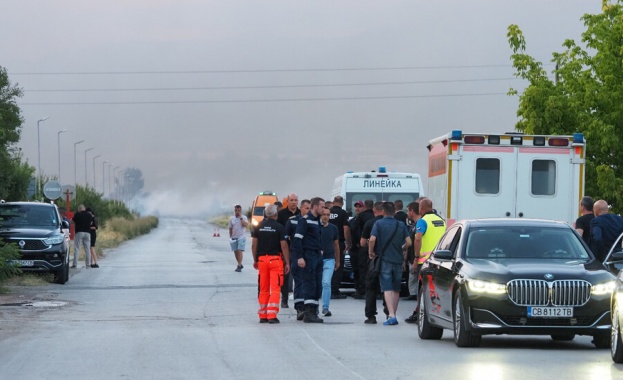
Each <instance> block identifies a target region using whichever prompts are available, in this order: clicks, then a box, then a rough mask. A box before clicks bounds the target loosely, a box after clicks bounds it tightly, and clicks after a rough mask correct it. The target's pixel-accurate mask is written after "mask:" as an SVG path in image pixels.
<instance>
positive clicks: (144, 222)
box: [0, 216, 158, 294]
mask: <svg viewBox="0 0 623 380" xmlns="http://www.w3.org/2000/svg"><path fill="white" fill-rule="evenodd" d="M156 227H158V218H156V217H155V216H147V217H144V218H131V219H125V218H120V217H115V218H112V219H109V220H108V221H107V222H106V225H105V226H104V227H100V229H99V230H98V231H97V241H96V243H95V252H97V256H98V257H99V258H102V257H105V256H106V255H105V251H106V250H107V249H111V248H115V247H118V246H119V245H121V243H123V242H124V241H126V240H130V239H132V238H135V237H137V236H140V235H145V234H147V233H149V231H151V230H152V229H154V228H156ZM69 252H70V259H69V262H70V263H71V262H72V260H73V252H74V245H73V241H72V242H70V243H69ZM78 257H79V260H81V261H84V259H85V256H84V251H83V250H81V251H80V255H79V256H78ZM70 265H71V264H70ZM53 281H54V275H53V274H51V273H41V274H39V273H22V274H18V275H15V276H13V277H10V278H8V279H6V280H5V281H3V282H1V283H0V294H6V293H8V292H10V290H9V289H7V288H6V287H5V286H43V285H46V284H48V283H50V282H53Z"/></svg>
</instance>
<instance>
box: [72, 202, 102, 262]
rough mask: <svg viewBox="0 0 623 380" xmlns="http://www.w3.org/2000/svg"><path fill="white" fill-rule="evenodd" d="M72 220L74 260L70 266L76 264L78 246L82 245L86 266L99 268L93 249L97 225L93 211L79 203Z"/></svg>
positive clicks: (78, 251) (78, 254)
mask: <svg viewBox="0 0 623 380" xmlns="http://www.w3.org/2000/svg"><path fill="white" fill-rule="evenodd" d="M72 221H73V223H74V260H73V264H72V265H71V267H72V268H76V267H77V266H78V257H79V256H80V247H83V248H84V258H85V265H86V268H87V269H89V268H99V265H98V264H97V252H96V251H95V241H96V239H97V229H98V227H99V225H98V221H97V217H96V216H95V212H93V210H91V209H90V208H88V207H84V205H79V206H78V212H76V213H75V214H74V217H73V219H72Z"/></svg>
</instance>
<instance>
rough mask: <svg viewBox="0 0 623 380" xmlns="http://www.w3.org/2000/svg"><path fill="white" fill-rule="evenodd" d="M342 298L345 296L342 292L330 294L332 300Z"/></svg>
mask: <svg viewBox="0 0 623 380" xmlns="http://www.w3.org/2000/svg"><path fill="white" fill-rule="evenodd" d="M344 298H346V294H342V293H335V294H331V299H332V300H343V299H344Z"/></svg>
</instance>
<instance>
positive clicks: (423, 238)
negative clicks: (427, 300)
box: [412, 198, 446, 316]
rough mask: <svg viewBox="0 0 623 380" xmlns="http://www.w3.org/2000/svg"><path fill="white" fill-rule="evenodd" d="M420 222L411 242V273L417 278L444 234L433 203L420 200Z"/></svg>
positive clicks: (424, 199)
mask: <svg viewBox="0 0 623 380" xmlns="http://www.w3.org/2000/svg"><path fill="white" fill-rule="evenodd" d="M420 215H421V217H420V220H418V221H417V223H416V224H415V241H414V242H413V252H414V256H415V258H414V260H413V267H412V272H413V273H414V274H415V276H418V275H419V273H420V269H421V268H422V264H424V262H425V261H426V260H428V258H429V257H430V254H431V253H432V252H433V249H434V248H435V246H436V245H437V243H438V242H439V240H440V239H441V236H443V234H444V233H445V232H446V221H445V220H443V218H442V217H441V216H439V215H437V213H435V211H434V210H433V201H431V200H430V199H429V198H420ZM420 301H421V300H420V297H418V300H417V306H416V307H415V311H414V312H413V314H414V315H416V316H417V315H419V311H420Z"/></svg>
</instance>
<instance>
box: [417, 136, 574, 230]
mask: <svg viewBox="0 0 623 380" xmlns="http://www.w3.org/2000/svg"><path fill="white" fill-rule="evenodd" d="M427 148H428V151H429V156H428V191H427V192H428V197H429V198H431V199H432V201H433V208H435V209H436V210H437V212H438V213H439V215H440V216H442V217H443V218H444V219H446V221H447V224H448V225H451V224H452V223H454V222H455V221H457V220H460V219H471V218H487V217H492V218H497V217H511V218H538V219H554V220H561V221H564V222H567V223H569V225H571V226H573V225H574V223H575V220H576V219H577V217H578V216H579V214H578V212H579V211H578V205H579V202H580V199H581V197H582V196H583V195H584V164H585V154H586V141H585V139H584V136H583V135H582V134H581V133H576V134H574V135H573V136H541V135H524V134H520V133H507V134H487V133H463V132H462V131H460V130H454V131H452V132H451V133H448V134H446V135H443V136H441V137H438V138H436V139H434V140H431V141H430V143H429V145H428V147H427Z"/></svg>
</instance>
